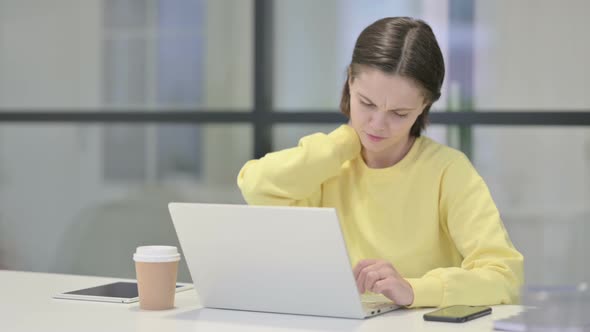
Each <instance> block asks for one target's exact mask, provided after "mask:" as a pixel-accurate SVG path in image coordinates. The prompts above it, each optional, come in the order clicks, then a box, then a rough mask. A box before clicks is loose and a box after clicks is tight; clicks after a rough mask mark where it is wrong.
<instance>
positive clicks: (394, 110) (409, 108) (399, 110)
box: [357, 92, 414, 112]
mask: <svg viewBox="0 0 590 332" xmlns="http://www.w3.org/2000/svg"><path fill="white" fill-rule="evenodd" d="M357 94H358V95H359V97H361V98H363V99H366V100H367V101H368V102H369V103H371V104H373V105H375V103H374V102H373V101H371V99H369V98H367V97H365V96H364V95H362V94H361V93H360V92H357ZM413 110H414V108H413V107H400V108H394V109H390V110H388V111H390V112H409V111H413Z"/></svg>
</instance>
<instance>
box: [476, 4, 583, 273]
mask: <svg viewBox="0 0 590 332" xmlns="http://www.w3.org/2000/svg"><path fill="white" fill-rule="evenodd" d="M588 12H590V2H588V1H584V0H572V1H551V0H527V1H484V0H482V1H477V2H476V6H475V19H474V21H475V24H476V30H475V31H476V32H475V33H476V39H475V52H476V53H475V54H474V63H475V67H474V73H473V77H474V85H475V90H474V91H475V96H474V102H475V108H476V109H481V110H499V111H502V110H506V111H518V110H522V111H538V110H547V111H558V112H559V111H563V110H567V111H575V110H584V111H587V110H588V109H590V95H589V94H588V91H590V79H589V77H590V65H588V63H587V60H586V59H589V58H590V43H588V36H587V31H588V29H589V28H590V25H589V23H588V20H587V19H586V17H585V16H586V13H588ZM473 134H474V137H473V139H474V162H475V164H476V166H477V167H478V169H479V170H480V172H481V173H482V174H484V176H485V178H486V180H487V181H488V183H489V185H490V187H491V190H492V192H493V193H494V197H495V199H496V201H497V203H498V206H499V207H500V209H501V211H502V213H503V216H504V219H505V222H506V223H507V226H508V228H509V229H510V230H511V233H512V236H513V240H514V241H515V242H516V244H517V245H519V247H520V248H521V249H522V250H523V252H524V253H525V256H526V257H527V260H526V267H527V280H528V281H529V282H531V283H540V282H551V283H559V282H578V281H580V280H590V264H587V263H584V262H585V259H584V257H583V252H588V251H589V250H590V245H586V244H584V243H585V242H586V241H585V240H584V237H587V236H588V235H590V233H589V232H588V230H587V226H585V223H587V222H588V221H589V220H590V208H589V207H588V202H590V128H588V127H553V128H549V127H504V128H502V127H486V128H484V127H475V129H474V131H473ZM564 271H571V273H564Z"/></svg>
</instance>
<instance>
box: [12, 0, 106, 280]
mask: <svg viewBox="0 0 590 332" xmlns="http://www.w3.org/2000/svg"><path fill="white" fill-rule="evenodd" d="M98 4H99V3H98V1H85V2H84V3H81V2H79V1H76V0H56V1H51V2H43V1H34V0H24V1H21V0H2V1H0V31H1V35H0V49H1V50H2V51H1V52H0V54H2V55H1V57H0V73H1V75H0V107H2V108H6V109H23V111H26V110H28V109H31V108H39V107H43V108H44V109H46V108H49V109H52V108H63V107H66V108H68V107H72V108H76V107H92V106H95V105H97V102H98V98H99V93H100V91H99V90H98V84H99V82H100V80H99V77H100V74H99V73H100V71H99V70H100V66H99V64H100V61H99V56H100V49H99V44H98V40H99V38H98V33H99V22H100V21H99V19H100V16H99V15H98V14H99V13H100V11H99V7H98ZM90 132H91V130H89V131H88V132H86V131H84V130H83V128H79V127H76V126H68V125H29V124H18V125H16V124H15V125H11V124H4V125H2V126H0V161H1V165H2V167H1V169H0V172H1V174H0V178H1V179H2V181H1V182H0V211H1V213H0V255H1V258H2V260H3V264H4V265H6V266H9V267H10V268H14V269H25V270H27V269H38V270H49V269H50V267H51V264H52V263H53V261H54V258H53V257H52V256H53V255H54V253H55V247H56V245H57V243H58V241H57V239H58V238H59V237H60V236H61V234H62V232H63V230H64V228H65V225H66V224H67V223H68V222H69V221H70V219H71V218H72V217H73V215H74V213H75V211H73V210H68V209H67V208H66V207H68V206H82V205H84V204H85V201H86V200H87V199H88V198H87V197H85V195H84V192H83V191H82V189H83V188H85V189H90V191H91V190H92V184H93V181H95V180H96V171H97V167H96V166H95V164H94V163H93V161H94V159H93V158H92V157H93V156H94V153H89V152H90V151H89V150H88V148H89V147H90V146H91V145H92V144H93V140H92V138H91V136H89V135H91V133H90ZM82 169H83V170H84V174H81V173H80V170H82ZM88 186H90V188H88Z"/></svg>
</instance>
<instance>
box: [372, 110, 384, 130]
mask: <svg viewBox="0 0 590 332" xmlns="http://www.w3.org/2000/svg"><path fill="white" fill-rule="evenodd" d="M386 115H387V112H383V111H376V112H373V114H372V115H371V125H372V127H373V128H375V129H377V130H382V129H384V128H385V127H386V121H387V117H386Z"/></svg>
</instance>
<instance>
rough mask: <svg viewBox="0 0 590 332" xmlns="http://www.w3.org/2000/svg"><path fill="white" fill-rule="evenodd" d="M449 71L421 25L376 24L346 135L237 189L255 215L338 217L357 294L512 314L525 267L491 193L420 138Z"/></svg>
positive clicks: (312, 145)
mask: <svg viewBox="0 0 590 332" xmlns="http://www.w3.org/2000/svg"><path fill="white" fill-rule="evenodd" d="M444 71H445V70H444V62H443V57H442V54H441V51H440V48H439V46H438V43H437V41H436V38H435V36H434V33H433V32H432V29H431V28H430V27H429V26H428V25H427V24H426V23H425V22H423V21H421V20H416V19H412V18H407V17H393V18H384V19H381V20H378V21H377V22H375V23H373V24H371V25H370V26H368V27H367V28H365V30H363V31H362V33H361V34H360V36H359V37H358V39H357V41H356V44H355V48H354V51H353V54H352V61H351V63H350V65H349V67H348V77H347V80H346V82H345V83H344V89H343V93H342V100H341V104H340V109H341V111H342V112H343V113H344V114H346V115H347V116H348V117H349V119H350V121H349V123H348V124H347V125H342V126H340V127H339V128H337V129H336V130H334V131H333V132H331V133H329V134H322V133H317V134H313V135H310V136H307V137H303V138H302V139H301V140H300V142H299V145H298V146H297V147H294V148H291V149H286V150H283V151H279V152H274V153H269V154H267V155H266V156H265V157H263V158H261V159H259V160H251V161H249V162H247V163H246V164H245V165H244V167H243V168H242V170H241V171H240V173H239V175H238V185H239V187H240V189H241V191H242V193H243V196H244V198H245V200H246V201H247V202H248V203H249V204H256V205H289V206H316V207H334V208H336V209H337V211H338V215H339V218H340V222H341V227H342V231H343V233H344V238H345V241H346V245H347V248H348V251H349V255H350V258H351V261H352V263H353V266H354V268H353V271H354V275H355V278H356V282H357V287H358V289H359V292H360V293H365V292H373V293H379V294H382V295H384V296H386V297H387V298H389V299H390V300H392V301H394V302H395V303H397V304H399V305H406V306H411V307H422V306H447V305H453V304H469V305H483V304H486V305H492V304H502V303H514V302H516V301H517V300H518V295H519V289H520V286H521V285H522V283H523V256H522V255H521V254H520V253H519V252H518V251H517V250H516V249H515V248H514V246H513V245H512V243H511V241H510V239H509V237H508V234H507V232H506V229H505V228H504V226H503V223H502V220H501V219H500V215H499V213H498V210H497V208H496V206H495V204H494V201H493V200H492V197H491V195H490V192H489V190H488V188H487V186H486V184H485V183H484V181H483V179H482V178H481V176H480V175H479V174H478V173H477V171H476V170H475V169H474V167H473V166H472V164H471V163H470V161H469V160H468V159H467V158H466V156H465V155H464V154H463V153H461V152H459V151H457V150H454V149H452V148H450V147H447V146H444V145H441V144H439V143H436V142H434V141H432V140H431V139H429V138H426V137H424V136H422V135H421V134H422V130H423V129H424V127H425V125H426V123H427V119H428V112H429V110H430V107H431V106H432V104H433V103H434V102H435V101H436V100H438V98H439V97H440V91H441V86H442V83H443V79H444ZM326 263H327V264H329V262H326Z"/></svg>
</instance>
